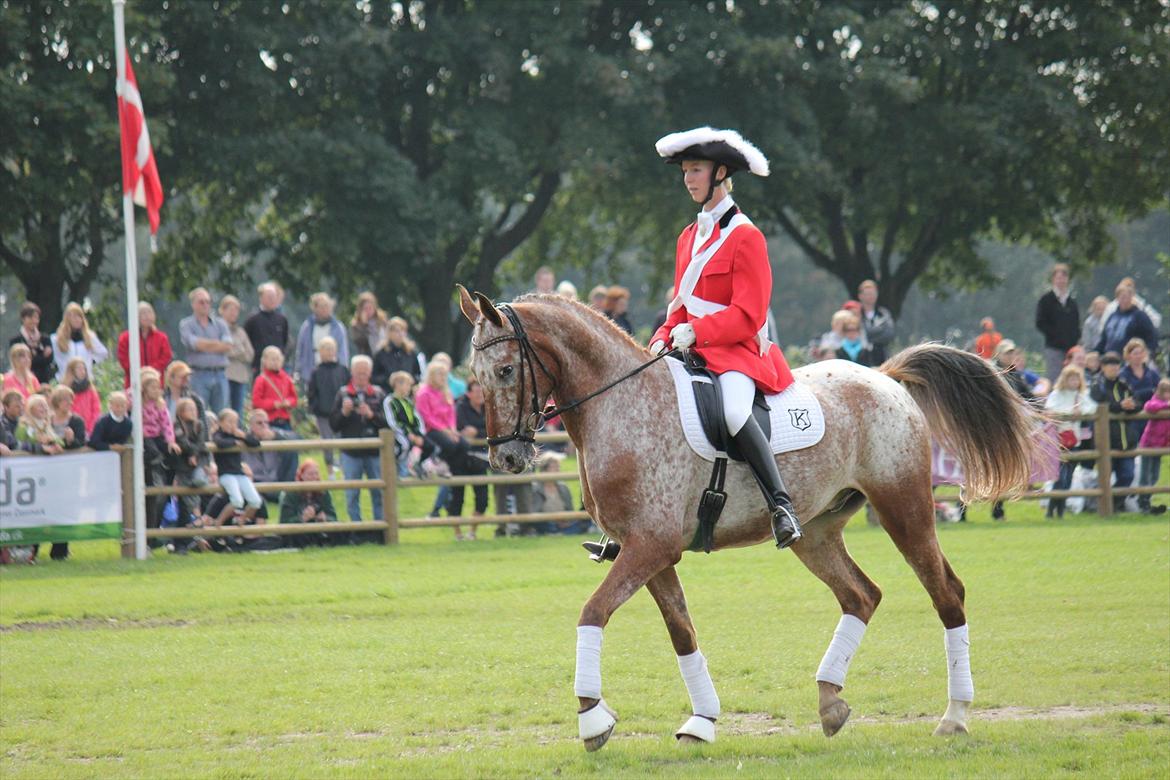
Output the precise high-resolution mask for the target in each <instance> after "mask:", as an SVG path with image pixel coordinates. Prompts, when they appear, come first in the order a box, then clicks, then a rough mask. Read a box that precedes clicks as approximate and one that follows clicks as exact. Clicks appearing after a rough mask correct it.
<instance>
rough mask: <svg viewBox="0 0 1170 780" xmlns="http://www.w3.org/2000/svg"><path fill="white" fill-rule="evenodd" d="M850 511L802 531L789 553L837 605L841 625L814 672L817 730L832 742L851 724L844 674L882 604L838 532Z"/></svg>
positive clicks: (834, 633) (878, 592) (819, 519)
mask: <svg viewBox="0 0 1170 780" xmlns="http://www.w3.org/2000/svg"><path fill="white" fill-rule="evenodd" d="M851 514H853V512H852V511H842V512H840V513H837V514H835V515H832V516H827V517H819V518H817V521H816V522H814V523H809V524H808V525H807V526H806V528H805V535H804V539H803V540H801V541H800V542H798V543H797V544H794V545H793V546H792V551H793V552H794V553H796V555H797V557H799V558H800V561H801V563H803V564H804V565H805V566H807V567H808V569H809V571H811V572H812V573H813V574H815V575H816V576H817V577H818V578H819V579H820V580H821V581H822V582H824V583H825V584H826V585H828V586H829V589H830V590H832V591H833V595H834V596H836V597H837V603H838V604H840V605H841V613H842V614H841V620H840V621H839V622H838V623H837V629H836V631H834V632H833V639H832V641H831V642H830V643H829V647H828V649H827V650H826V651H825V655H824V657H823V658H822V659H821V665H820V667H818V668H817V692H818V697H819V707H818V710H819V713H820V716H821V729H822V730H823V731H824V732H825V736H827V737H831V736H833V735H834V734H836V733H837V732H838V731H840V730H841V727H842V726H844V725H845V721H846V720H848V719H849V713H850V709H849V705H848V704H847V703H846V702H845V700H844V699H842V698H841V696H840V693H841V690H842V689H843V688H844V687H845V675H846V673H847V672H848V671H849V663H850V661H852V660H853V655H854V653H856V652H857V648H858V646H859V645H860V644H861V638H862V636H863V635H864V634H865V627H866V625H867V624H868V623H869V620H870V618H871V617H873V613H874V610H876V609H877V606H878V604H879V603H880V602H881V600H882V592H881V590H880V589H879V588H878V586H877V585H875V584H874V582H873V580H871V579H870V578H869V577H867V576H865V572H863V571H862V570H861V569H860V567H858V565H857V563H856V562H854V560H853V559H852V558H851V557H849V552H848V551H847V550H846V549H845V541H844V540H843V539H842V538H841V527H842V526H843V525H844V524H845V523H846V522H847V521H848V519H849V515H851Z"/></svg>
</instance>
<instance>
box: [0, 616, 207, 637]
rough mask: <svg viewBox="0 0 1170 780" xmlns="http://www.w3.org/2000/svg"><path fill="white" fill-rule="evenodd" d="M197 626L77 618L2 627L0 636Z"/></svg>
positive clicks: (182, 622)
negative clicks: (28, 633)
mask: <svg viewBox="0 0 1170 780" xmlns="http://www.w3.org/2000/svg"><path fill="white" fill-rule="evenodd" d="M193 625H195V621H194V620H161V619H151V620H119V619H118V618H77V619H71V620H30V621H27V622H24V623H12V624H10V625H7V626H0V634H14V633H17V632H22V631H60V630H62V629H70V630H78V631H96V630H98V629H111V628H114V629H129V628H186V627H187V626H193Z"/></svg>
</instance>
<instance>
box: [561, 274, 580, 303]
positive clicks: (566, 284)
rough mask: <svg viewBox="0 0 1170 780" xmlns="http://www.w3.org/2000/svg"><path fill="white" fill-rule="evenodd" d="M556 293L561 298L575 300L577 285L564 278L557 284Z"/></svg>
mask: <svg viewBox="0 0 1170 780" xmlns="http://www.w3.org/2000/svg"><path fill="white" fill-rule="evenodd" d="M557 295H559V296H561V297H562V298H568V299H569V300H570V301H575V300H577V285H575V284H573V283H572V282H570V281H569V280H568V279H565V280H564V281H563V282H561V283H560V284H558V285H557Z"/></svg>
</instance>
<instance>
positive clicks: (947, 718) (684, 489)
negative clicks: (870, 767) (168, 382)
mask: <svg viewBox="0 0 1170 780" xmlns="http://www.w3.org/2000/svg"><path fill="white" fill-rule="evenodd" d="M459 291H460V296H461V304H460V305H461V308H462V310H463V313H464V315H465V316H466V317H467V318H468V319H469V320H470V321H471V322H472V323H473V324H474V332H473V342H472V343H473V349H474V354H473V357H472V368H473V369H474V371H475V374H476V376H477V377H478V378H479V380H480V382H481V383H482V384H483V387H484V391H485V394H486V407H485V410H486V411H485V414H486V423H487V430H488V433H489V435H491V436H494V437H496V438H497V441H496V442H495V443H494V445H493V446H492V447H491V448H490V457H491V463H492V465H493V466H494V467H495V468H497V469H500V470H505V471H510V472H513V473H520V472H521V471H523V470H524V469H525V468H526V467H528V465H529V464H531V463H532V460H533V458H534V457H535V451H536V448H535V445H534V444H533V443H532V442H531V436H530V432H531V430H532V429H533V428H536V427H539V425H538V422H539V419H540V416H539V414H534V411H536V412H539V411H540V410H541V409H543V407H544V404H545V403H546V402H547V401H548V399H549V398H550V397H555V398H556V400H557V401H558V402H559V403H560V404H562V405H566V404H567V403H569V402H571V401H573V400H575V399H581V398H583V397H584V396H586V395H588V394H590V393H591V392H594V391H595V390H597V389H599V388H601V387H603V386H604V385H606V384H608V383H609V382H611V381H613V380H615V379H617V378H619V377H621V376H622V375H624V374H626V373H627V372H630V371H632V370H633V369H636V368H637V367H638V366H640V365H642V364H644V363H645V362H646V361H647V360H649V359H650V357H651V356H650V354H649V352H648V351H647V350H646V349H644V348H642V347H640V346H638V345H637V344H635V343H634V342H633V341H632V340H631V339H630V338H629V337H628V336H626V335H625V334H624V333H623V332H622V331H620V330H619V329H618V328H617V327H615V326H614V325H612V324H611V323H609V322H608V321H607V320H606V319H605V318H604V317H602V316H600V315H599V314H597V313H595V312H593V311H592V310H590V309H588V308H587V307H585V306H583V305H581V304H579V303H577V302H575V301H568V300H566V299H564V298H561V297H556V296H551V295H528V296H524V297H522V298H519V299H518V300H516V301H515V302H514V303H513V304H511V305H510V312H506V311H501V309H500V308H497V307H496V306H495V305H493V304H492V302H491V301H489V300H488V299H487V298H485V297H483V296H482V295H480V294H478V293H477V294H476V295H475V297H474V298H473V297H472V296H470V295H468V293H467V291H466V290H465V289H463V288H462V287H460V288H459ZM504 315H510V317H512V318H515V319H514V320H512V319H509V316H504ZM513 322H519V323H520V326H521V329H522V332H521V333H519V334H518V333H516V327H515V325H514V324H513ZM795 375H796V381H798V382H802V383H804V384H806V385H808V386H809V387H810V388H812V390H813V392H814V393H815V394H816V396H817V398H818V399H820V403H821V405H822V407H823V408H824V412H825V428H826V429H825V435H824V438H823V439H822V440H821V442H820V443H818V444H817V445H815V446H813V447H809V448H807V449H803V450H799V451H796V452H789V453H785V454H783V455H781V456H779V459H780V470H781V472H782V473H783V474H784V478H785V481H786V482H787V484H788V486H789V489H790V490H791V494H792V497H793V501H794V502H795V505H796V510H797V513H798V515H799V516H800V517H801V518H802V519H803V521H804V538H803V539H801V540H800V541H799V542H797V543H796V544H794V545H793V546H792V548H791V549H792V551H793V552H794V553H795V554H796V556H797V557H798V558H799V559H800V561H801V562H802V563H804V565H805V566H807V567H808V568H809V570H810V571H812V572H813V574H815V575H816V576H817V577H819V578H820V579H821V580H822V581H823V582H824V583H825V584H826V585H828V586H829V588H830V589H832V591H833V594H834V595H835V596H836V597H837V601H838V602H839V603H840V605H841V611H842V613H843V615H842V617H841V619H840V622H839V623H838V626H837V630H836V632H835V633H834V635H833V639H832V641H831V643H830V645H829V648H828V650H827V651H826V653H825V657H824V660H822V662H821V666H820V668H819V669H818V671H817V675H816V679H817V685H818V689H819V695H820V717H821V724H822V727H823V729H824V731H825V734H826V735H829V736H832V735H833V734H835V733H836V732H837V731H838V730H839V729H840V728H841V727H842V726H843V725H844V723H845V720H846V719H847V718H848V717H849V712H850V710H849V707H848V705H847V704H846V703H845V701H844V700H843V699H841V698H840V696H839V693H840V691H841V689H842V687H843V686H844V683H845V673H846V671H847V670H848V664H849V661H850V659H851V658H852V656H853V654H854V652H855V651H856V649H857V647H858V644H859V643H860V641H861V637H862V634H863V633H864V630H865V626H866V624H867V623H868V622H869V620H870V618H871V617H872V616H873V613H874V610H875V609H876V608H877V605H878V602H879V601H880V600H881V591H880V590H879V589H878V587H877V585H875V584H874V583H873V581H872V580H870V579H869V577H867V576H866V575H865V573H864V572H862V571H861V569H860V568H859V567H858V566H857V564H856V563H855V562H854V561H853V559H852V558H851V557H850V556H849V553H848V551H847V550H846V549H845V543H844V541H843V539H842V536H841V530H842V528H844V526H845V524H846V522H847V521H848V520H849V518H850V516H851V515H853V514H854V512H856V511H857V510H858V509H859V508H860V507H861V506H862V505H863V504H864V503H865V501H866V500H868V501H869V502H870V504H872V506H873V508H874V509H875V510H876V512H877V515H878V518H879V519H880V521H881V525H882V527H883V528H885V530H886V532H887V533H888V534H889V535H890V537H891V539H893V541H894V544H895V545H896V546H897V547H898V549H899V550H900V551H901V552H902V555H903V556H904V557H905V559H906V561H907V563H909V564H910V566H911V567H912V568H913V569H914V571H915V573H916V574H917V575H918V578H919V580H921V581H922V584H923V586H924V587H925V588H926V590H927V592H928V593H929V594H930V597H931V599H932V600H933V602H934V607H935V609H936V610H937V612H938V616H939V619H940V620H942V623H943V626H944V628H945V629H946V631H945V635H946V649H947V661H948V663H947V667H948V683H949V685H948V693H949V705H948V707H947V710H946V712H945V714H944V715H943V718H942V720H941V721H940V723H939V726H938V728H937V729H936V730H935V733H936V734H955V733H965V732H966V730H967V724H966V721H967V712H968V707H969V705H970V702H971V701H972V699H973V697H974V686H973V684H972V682H971V676H970V660H969V655H968V644H967V619H966V615H965V613H964V608H963V599H964V591H963V583H962V582H961V581H960V580H959V578H958V577H957V576H955V573H954V571H952V569H951V567H950V564H949V563H947V560H946V558H945V557H944V556H943V554H942V551H941V550H940V549H939V546H938V540H937V538H936V537H935V528H934V502H933V499H932V496H931V461H930V459H931V455H930V440H931V436H934V437H935V439H937V440H938V441H939V442H940V443H941V444H943V445H944V446H945V447H946V448H947V449H948V450H949V451H950V452H951V453H953V454H954V455H955V456H957V457H958V459H959V461H960V462H961V464H962V466H963V473H964V474H965V475H966V479H967V484H966V489H967V491H968V495H969V496H970V497H971V498H976V499H978V498H987V497H992V496H997V495H1003V494H1009V493H1011V492H1013V491H1014V490H1016V489H1018V488H1019V487H1020V486H1022V485H1024V484H1026V482H1027V479H1028V475H1029V465H1030V460H1031V457H1032V450H1033V446H1034V445H1033V443H1032V442H1033V440H1032V438H1031V436H1030V432H1031V431H1032V430H1033V425H1032V423H1033V419H1032V418H1033V417H1034V413H1033V412H1031V411H1030V410H1028V409H1027V408H1026V407H1024V406H1023V405H1022V404H1021V403H1020V402H1019V401H1018V397H1017V396H1016V395H1015V394H1014V393H1013V392H1012V391H1011V390H1010V389H1009V388H1008V386H1007V384H1006V383H1005V382H1004V381H1003V380H1002V379H1001V378H1000V377H999V376H998V375H997V374H996V373H995V371H994V370H993V369H992V368H991V367H990V365H989V364H988V363H986V362H985V361H983V360H982V359H981V358H978V357H976V356H974V355H970V354H968V353H965V352H962V351H960V350H957V349H953V348H950V347H945V346H940V345H929V344H928V345H922V346H918V347H913V348H911V349H908V350H905V351H904V352H901V353H899V354H898V355H897V356H895V357H894V358H893V359H891V360H889V361H887V362H886V363H885V364H884V365H883V366H882V367H881V369H880V370H877V371H875V370H873V369H869V368H862V367H860V366H857V365H854V364H852V363H847V362H843V361H839V360H831V361H827V362H823V363H817V364H815V365H812V366H807V367H804V368H801V369H798V370H797V371H796V372H795ZM534 385H535V392H534V391H533V386H534ZM675 404H676V397H675V387H674V383H673V381H672V379H671V377H670V372H669V370H668V369H667V367H666V366H665V365H661V364H658V365H653V366H650V367H649V368H648V369H647V370H645V371H643V372H641V373H639V374H637V375H636V376H633V377H631V378H630V379H628V380H626V381H624V382H621V383H620V384H617V385H615V386H614V387H613V388H612V389H609V390H607V391H606V392H604V393H602V394H601V395H598V396H597V397H595V398H592V399H591V400H589V401H587V402H586V403H583V404H582V405H580V406H578V407H576V408H575V409H573V410H571V411H566V412H564V413H563V415H562V419H563V420H564V425H565V430H566V431H568V433H569V436H570V437H571V438H572V440H573V443H574V445H575V446H576V448H577V453H578V455H577V457H578V465H579V468H580V471H581V490H582V494H583V497H584V500H585V508H586V510H587V511H588V512H589V514H590V515H591V516H592V517H593V519H594V520H595V521H596V522H597V524H598V525H599V526H600V527H601V528H602V529H603V530H604V531H605V532H606V533H607V534H609V535H610V536H611V537H613V538H614V539H616V540H618V541H619V542H620V543H621V545H622V548H621V554H620V555H619V556H618V557H617V560H616V561H615V562H614V564H613V567H612V568H611V569H610V570H609V572H608V573H607V575H606V577H605V580H604V581H603V582H602V583H601V585H600V587H598V588H597V590H596V591H595V592H594V593H593V595H592V596H591V597H590V598H589V601H588V602H587V603H586V604H585V607H584V609H582V611H581V617H580V620H579V621H578V644H577V675H576V681H575V693H576V694H577V696H578V698H579V701H580V705H581V709H580V711H579V727H580V736H581V738H582V739H583V740H584V742H585V747H586V749H588V750H596V749H598V748H600V747H601V746H602V745H604V744H605V742H606V740H608V738H609V736H610V734H611V733H612V731H613V728H614V723H615V721H616V716H615V715H614V713H613V711H612V710H611V709H610V708H609V707H608V706H607V705H606V704H605V702H604V700H602V697H601V660H600V659H601V634H602V629H603V628H604V627H605V625H606V623H607V622H608V621H609V618H610V616H611V615H612V614H613V613H614V611H615V610H617V608H618V607H620V606H621V605H622V604H623V603H625V602H626V600H627V599H629V598H630V597H631V596H633V595H634V593H635V592H636V591H637V590H638V589H639V588H641V587H642V586H643V585H645V586H646V587H647V588H648V589H649V591H650V594H651V595H652V596H653V597H654V600H655V602H657V604H658V607H659V609H660V610H661V612H662V617H663V619H664V620H665V621H666V625H667V628H668V630H669V633H670V639H671V642H672V644H673V645H674V649H675V652H676V653H677V655H678V656H679V667H680V670H681V671H682V674H683V679H684V682H685V683H686V687H687V690H688V693H689V694H690V697H691V703H692V705H693V712H694V713H695V715H694V716H693V717H692V718H690V719H689V720H688V721H687V722H686V724H684V725H683V727H682V728H681V729H680V731H679V732H678V734H677V736H678V737H679V738H680V739H686V740H688V741H690V740H702V741H712V740H714V738H715V726H714V723H715V718H716V717H717V716H718V715H719V699H718V696H717V695H716V694H715V689H714V686H713V684H712V682H711V678H710V675H709V674H708V672H707V665H706V660H705V659H704V658H703V656H702V653H701V652H700V651H699V649H698V644H697V642H696V638H695V630H694V627H693V625H692V623H691V619H690V616H689V615H688V614H687V606H686V600H685V598H684V596H683V589H682V585H681V584H680V582H679V578H678V575H677V574H676V573H675V568H674V567H675V564H677V563H678V562H679V560H680V558H681V557H682V553H683V552H684V551H685V550H686V549H687V548H688V546H689V545H690V542H691V540H692V539H693V538H694V536H695V531H696V526H697V524H698V520H697V516H696V508H697V506H698V503H699V497H700V495H701V494H702V491H703V489H704V487H706V485H707V482H708V478H709V476H710V470H711V464H710V463H708V462H706V461H704V460H702V459H701V458H700V457H699V456H698V455H696V454H695V453H694V452H693V451H692V450H691V449H690V447H688V446H687V444H686V441H685V440H684V436H683V431H682V426H681V423H680V422H679V416H678V413H677V411H676V406H675ZM534 406H535V407H536V409H535V410H534V409H533V407H534ZM509 432H513V433H516V434H519V436H508V435H506V434H508V433H509ZM499 439H508V440H507V441H499ZM727 493H728V499H727V505H726V508H725V509H724V512H723V516H722V518H721V519H720V521H719V524H718V527H717V528H716V531H715V540H714V541H715V548H716V549H724V548H728V547H742V546H746V545H752V544H760V543H762V542H770V541H771V540H772V533H771V530H770V524H769V519H768V512H767V507H766V506H765V503H764V501H763V499H762V496H761V495H760V492H759V489H758V488H757V487H756V485H755V483H754V482H753V481H752V477H751V475H750V474H749V470H748V469H746V468H739V467H732V468H730V469H729V470H728V474H727ZM776 554H777V555H778V556H779V555H785V554H787V553H780V552H778V553H776Z"/></svg>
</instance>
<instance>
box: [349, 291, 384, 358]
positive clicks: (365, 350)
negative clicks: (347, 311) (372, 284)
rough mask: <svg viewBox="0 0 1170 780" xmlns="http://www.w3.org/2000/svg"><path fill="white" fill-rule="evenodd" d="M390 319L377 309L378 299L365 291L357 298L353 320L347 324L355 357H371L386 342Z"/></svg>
mask: <svg viewBox="0 0 1170 780" xmlns="http://www.w3.org/2000/svg"><path fill="white" fill-rule="evenodd" d="M389 329H390V318H389V317H387V316H386V312H384V311H382V310H381V309H379V308H378V297H377V296H376V295H374V294H373V293H372V292H370V291H369V290H367V291H366V292H364V293H362V294H361V295H359V296H358V297H357V306H356V307H355V308H354V312H353V319H352V320H350V322H349V338H350V340H351V341H352V342H353V352H354V354H355V355H366V356H367V357H371V358H372V357H373V356H374V355H376V354H378V350H379V349H381V348H382V344H383V343H385V341H386V332H387V331H388V330H389Z"/></svg>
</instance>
